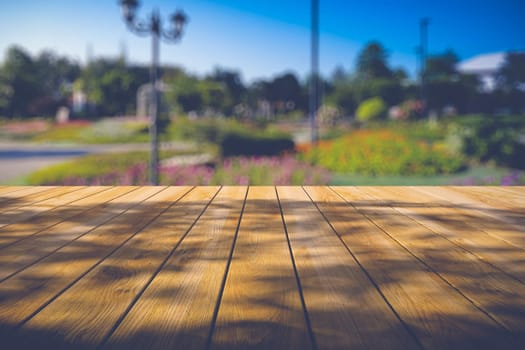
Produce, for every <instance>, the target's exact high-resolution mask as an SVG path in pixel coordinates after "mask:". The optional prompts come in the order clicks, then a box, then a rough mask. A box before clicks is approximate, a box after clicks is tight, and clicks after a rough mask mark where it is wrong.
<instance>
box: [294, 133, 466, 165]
mask: <svg viewBox="0 0 525 350" xmlns="http://www.w3.org/2000/svg"><path fill="white" fill-rule="evenodd" d="M303 157H304V158H305V159H307V160H308V161H310V162H312V163H314V164H317V165H320V166H323V167H326V168H327V169H329V170H333V171H335V172H338V173H356V174H364V175H435V174H450V173H454V172H457V171H459V170H460V169H461V168H462V167H463V165H464V162H463V159H462V157H460V156H455V155H451V154H449V153H448V152H447V151H446V150H445V149H444V148H443V147H441V146H439V145H434V146H432V145H429V144H427V143H425V142H420V141H412V140H409V139H407V138H406V137H404V136H403V135H400V134H396V133H394V132H392V131H390V130H360V131H356V132H353V133H351V134H349V135H347V136H344V137H341V138H339V139H336V140H334V141H324V142H322V143H319V145H318V147H316V148H313V149H311V150H309V151H307V152H306V153H305V154H304V155H303Z"/></svg>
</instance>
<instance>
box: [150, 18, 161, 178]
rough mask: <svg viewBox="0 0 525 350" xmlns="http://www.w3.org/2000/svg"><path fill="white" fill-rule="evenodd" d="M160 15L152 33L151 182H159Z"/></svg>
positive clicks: (154, 21)
mask: <svg viewBox="0 0 525 350" xmlns="http://www.w3.org/2000/svg"><path fill="white" fill-rule="evenodd" d="M159 20H160V19H159V15H158V13H157V12H154V13H153V15H152V29H153V30H152V35H151V44H152V45H151V69H150V82H151V91H152V99H151V106H150V127H149V132H150V140H151V150H150V169H149V170H150V184H151V185H153V186H157V185H158V184H159V141H158V135H157V122H158V119H159V107H160V106H159V102H160V98H159V87H158V67H159V35H160V30H159V29H160V28H159Z"/></svg>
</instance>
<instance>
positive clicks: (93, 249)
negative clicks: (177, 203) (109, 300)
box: [0, 187, 179, 336]
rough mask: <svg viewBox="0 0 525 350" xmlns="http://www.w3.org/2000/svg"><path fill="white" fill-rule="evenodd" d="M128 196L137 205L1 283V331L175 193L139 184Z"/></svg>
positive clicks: (8, 330)
mask: <svg viewBox="0 0 525 350" xmlns="http://www.w3.org/2000/svg"><path fill="white" fill-rule="evenodd" d="M133 194H134V196H133V197H128V198H127V200H128V201H129V202H131V203H135V204H136V205H134V206H132V207H131V208H128V209H126V210H125V211H124V212H123V213H121V214H120V215H119V216H117V217H116V218H114V219H112V220H111V221H109V222H107V223H105V224H104V225H102V226H99V227H97V228H96V229H94V230H92V231H90V232H89V233H88V234H86V235H83V236H82V237H80V238H79V239H78V240H76V241H74V242H73V243H71V244H69V245H67V246H65V247H63V248H61V249H60V250H58V251H56V252H54V253H53V254H52V255H49V256H47V257H46V258H45V259H43V260H41V261H39V263H38V264H36V265H33V266H31V267H30V268H28V269H25V270H24V271H22V272H21V273H19V274H17V275H16V276H14V277H12V278H9V279H7V280H5V281H4V282H2V283H0V300H2V304H0V324H2V325H3V326H6V327H3V328H2V330H1V331H0V335H5V336H7V335H9V334H11V328H12V327H13V326H15V327H16V326H17V325H20V324H21V323H23V322H25V321H26V320H27V319H28V318H30V317H32V316H33V315H34V313H37V312H38V311H39V309H40V308H42V307H43V306H45V305H47V304H48V303H49V302H51V301H52V300H53V298H55V297H56V296H57V295H58V294H60V293H62V292H63V291H65V290H66V289H67V288H70V287H71V285H72V284H74V283H76V282H77V281H78V279H80V278H82V277H83V276H84V275H85V274H86V273H88V272H89V271H90V270H91V269H93V268H94V267H95V266H97V264H100V262H101V261H103V260H104V259H105V258H106V257H107V256H109V255H110V254H112V253H113V252H114V251H115V250H116V249H118V248H119V247H120V246H121V245H122V244H124V243H125V242H126V241H127V240H129V239H130V238H131V237H133V236H134V235H135V234H136V233H138V232H140V231H141V230H142V229H143V227H144V226H146V225H148V224H149V223H150V222H151V220H153V219H154V218H155V217H156V216H157V215H159V214H160V213H161V212H162V211H163V210H164V209H166V208H167V207H168V206H169V205H170V204H171V203H172V201H173V200H176V199H177V198H178V196H179V191H178V190H176V189H170V190H165V188H162V187H143V188H140V189H139V190H138V191H134V192H133Z"/></svg>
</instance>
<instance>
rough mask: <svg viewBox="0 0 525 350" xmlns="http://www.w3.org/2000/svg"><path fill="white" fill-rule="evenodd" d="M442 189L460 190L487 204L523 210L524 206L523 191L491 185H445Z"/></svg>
mask: <svg viewBox="0 0 525 350" xmlns="http://www.w3.org/2000/svg"><path fill="white" fill-rule="evenodd" d="M444 189H446V190H453V191H457V192H461V193H462V194H464V195H466V196H468V197H471V198H475V199H477V200H478V201H481V202H483V203H485V204H488V205H489V206H494V207H496V208H501V207H503V208H507V209H511V210H520V209H521V211H523V208H524V207H525V191H522V192H521V193H519V194H518V193H514V192H512V191H506V190H505V188H504V187H493V186H447V187H445V188H444Z"/></svg>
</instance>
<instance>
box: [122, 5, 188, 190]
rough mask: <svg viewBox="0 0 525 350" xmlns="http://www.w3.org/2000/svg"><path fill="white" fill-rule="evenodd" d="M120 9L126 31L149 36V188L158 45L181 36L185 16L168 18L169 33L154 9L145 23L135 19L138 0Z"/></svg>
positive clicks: (155, 167) (155, 147) (154, 164)
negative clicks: (169, 20)
mask: <svg viewBox="0 0 525 350" xmlns="http://www.w3.org/2000/svg"><path fill="white" fill-rule="evenodd" d="M120 6H121V8H122V15H123V17H124V20H125V21H126V25H127V27H128V29H130V30H131V31H132V32H134V33H136V34H138V35H141V36H147V35H151V39H152V40H151V68H150V84H151V91H152V97H153V98H152V99H151V105H150V111H149V112H150V113H149V114H150V127H149V132H150V142H151V150H150V168H149V179H150V183H151V185H158V184H159V140H158V133H157V123H158V119H159V109H160V93H159V81H158V76H159V74H158V70H159V44H160V40H161V39H163V40H164V41H165V42H168V43H173V42H176V41H177V40H178V39H180V38H181V36H182V30H183V28H184V25H185V24H186V22H187V18H186V15H185V14H184V13H183V12H182V11H180V10H178V11H176V12H175V13H174V14H173V15H172V16H171V26H172V28H171V29H170V30H164V29H163V28H162V20H161V17H160V13H159V11H158V10H154V11H153V12H152V13H151V15H150V18H149V20H148V21H139V20H137V18H136V11H137V8H138V6H139V1H138V0H120Z"/></svg>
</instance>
